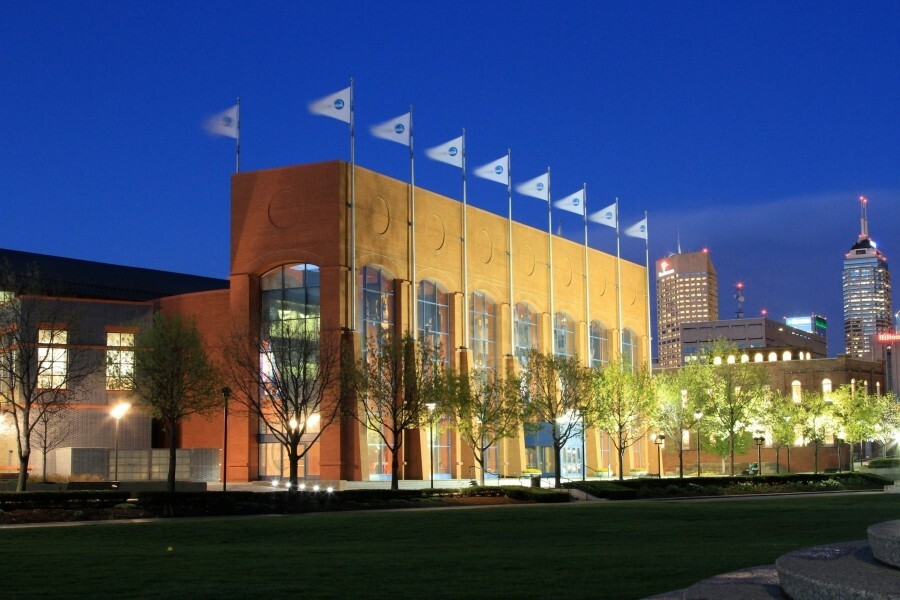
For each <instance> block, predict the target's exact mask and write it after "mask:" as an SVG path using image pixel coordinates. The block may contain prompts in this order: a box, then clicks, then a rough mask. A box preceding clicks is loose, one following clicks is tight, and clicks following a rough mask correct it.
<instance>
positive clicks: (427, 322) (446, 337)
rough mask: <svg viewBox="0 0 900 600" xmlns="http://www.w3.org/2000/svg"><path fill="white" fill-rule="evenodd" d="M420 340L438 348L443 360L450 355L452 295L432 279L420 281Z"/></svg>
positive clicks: (429, 347)
mask: <svg viewBox="0 0 900 600" xmlns="http://www.w3.org/2000/svg"><path fill="white" fill-rule="evenodd" d="M418 304H419V314H418V323H419V340H420V341H421V342H423V343H424V344H426V346H427V347H428V349H429V350H436V351H437V354H438V355H439V356H440V358H441V360H442V361H443V362H445V363H446V362H447V360H448V359H447V357H448V356H449V355H450V352H449V350H450V348H449V345H450V297H449V295H448V294H447V291H446V290H445V289H444V288H442V287H441V286H440V285H439V284H437V283H435V282H434V281H431V280H428V279H426V280H423V281H421V282H419V299H418Z"/></svg>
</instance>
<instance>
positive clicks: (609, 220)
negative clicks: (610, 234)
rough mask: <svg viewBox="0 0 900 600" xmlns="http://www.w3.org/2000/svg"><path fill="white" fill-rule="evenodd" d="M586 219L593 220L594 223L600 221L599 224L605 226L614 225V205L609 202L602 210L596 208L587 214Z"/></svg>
mask: <svg viewBox="0 0 900 600" xmlns="http://www.w3.org/2000/svg"><path fill="white" fill-rule="evenodd" d="M588 221H593V222H594V223H600V224H601V225H606V226H607V227H615V226H616V205H615V204H610V205H609V206H607V207H606V208H604V209H603V210H598V211H597V212H595V213H594V214H592V215H588Z"/></svg>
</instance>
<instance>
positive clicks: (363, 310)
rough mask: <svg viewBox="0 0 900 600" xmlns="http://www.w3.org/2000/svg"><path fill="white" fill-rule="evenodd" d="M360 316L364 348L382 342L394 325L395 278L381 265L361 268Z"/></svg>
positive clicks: (364, 349)
mask: <svg viewBox="0 0 900 600" xmlns="http://www.w3.org/2000/svg"><path fill="white" fill-rule="evenodd" d="M359 318H360V334H361V335H360V338H361V340H362V346H363V347H362V350H363V352H365V351H366V348H367V346H368V345H369V344H370V343H381V341H382V340H384V338H385V336H388V335H390V333H391V330H392V329H393V326H394V278H393V277H391V275H390V274H389V273H388V272H387V271H385V270H384V269H381V268H380V267H375V266H371V265H366V266H365V267H363V268H362V269H360V270H359Z"/></svg>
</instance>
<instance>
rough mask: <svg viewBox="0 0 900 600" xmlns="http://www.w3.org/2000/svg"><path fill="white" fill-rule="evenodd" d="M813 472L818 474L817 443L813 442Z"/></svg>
mask: <svg viewBox="0 0 900 600" xmlns="http://www.w3.org/2000/svg"><path fill="white" fill-rule="evenodd" d="M813 472H814V473H815V474H816V475H818V474H819V445H818V444H816V443H813Z"/></svg>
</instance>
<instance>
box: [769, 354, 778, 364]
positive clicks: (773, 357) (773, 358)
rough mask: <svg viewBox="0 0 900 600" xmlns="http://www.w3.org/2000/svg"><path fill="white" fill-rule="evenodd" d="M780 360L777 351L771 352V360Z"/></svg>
mask: <svg viewBox="0 0 900 600" xmlns="http://www.w3.org/2000/svg"><path fill="white" fill-rule="evenodd" d="M777 360H778V353H777V352H769V362H775V361H777Z"/></svg>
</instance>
